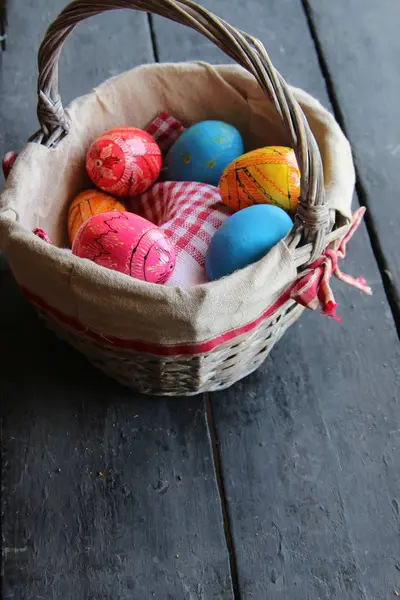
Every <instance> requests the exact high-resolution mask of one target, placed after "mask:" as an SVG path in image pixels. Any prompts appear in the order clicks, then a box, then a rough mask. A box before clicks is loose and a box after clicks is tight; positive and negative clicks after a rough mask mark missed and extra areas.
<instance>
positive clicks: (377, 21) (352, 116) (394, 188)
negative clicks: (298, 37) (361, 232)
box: [305, 0, 400, 327]
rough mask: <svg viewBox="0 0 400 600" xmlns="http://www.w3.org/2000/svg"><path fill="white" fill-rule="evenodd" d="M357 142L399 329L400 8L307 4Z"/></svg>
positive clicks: (386, 2) (353, 1)
mask: <svg viewBox="0 0 400 600" xmlns="http://www.w3.org/2000/svg"><path fill="white" fill-rule="evenodd" d="M305 6H306V7H307V8H308V11H309V15H310V18H311V21H312V23H313V26H314V29H315V34H316V37H317V40H318V41H319V44H320V45H321V49H322V58H323V60H324V62H325V63H326V66H327V71H328V77H329V79H330V80H331V82H332V86H333V88H334V93H335V97H336V101H337V103H338V105H339V107H340V116H341V119H342V120H343V123H344V126H345V128H346V131H347V133H348V136H349V137H350V140H351V143H352V146H353V150H354V155H355V162H356V166H357V169H358V173H359V180H360V188H361V190H362V193H363V200H364V201H365V202H366V204H367V206H368V208H369V212H370V217H371V227H372V228H373V230H374V233H375V235H376V236H377V240H376V242H377V246H378V247H379V249H380V250H381V252H382V257H381V260H382V267H383V269H384V273H383V275H384V277H385V280H386V283H387V286H388V288H389V290H390V294H391V295H392V296H393V300H392V302H393V306H394V310H395V314H396V319H397V326H398V327H400V253H399V252H398V248H397V237H398V231H399V227H400V206H399V202H398V201H397V198H398V190H399V187H400V171H399V168H398V164H399V157H400V119H399V107H398V105H399V103H398V96H399V90H400V72H399V68H398V65H399V61H400V37H399V35H398V28H399V23H400V4H399V3H398V2H396V1H395V0H382V2H374V1H373V0H338V1H337V2H329V0H305Z"/></svg>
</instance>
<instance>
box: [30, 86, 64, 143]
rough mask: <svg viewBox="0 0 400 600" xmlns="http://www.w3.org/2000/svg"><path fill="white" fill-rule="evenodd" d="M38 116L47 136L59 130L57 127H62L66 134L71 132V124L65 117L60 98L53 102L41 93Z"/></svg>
mask: <svg viewBox="0 0 400 600" xmlns="http://www.w3.org/2000/svg"><path fill="white" fill-rule="evenodd" d="M37 114H38V119H39V122H40V124H41V126H42V129H43V131H44V133H45V134H46V135H48V134H50V133H51V132H52V131H54V130H55V129H57V127H61V128H62V129H63V130H64V131H65V132H67V131H69V128H70V123H69V120H68V119H67V117H66V116H65V112H64V108H63V105H62V102H61V98H60V96H57V98H56V99H55V100H53V99H51V98H49V97H48V96H47V95H46V94H45V93H44V92H42V91H41V92H40V93H39V102H38V107H37Z"/></svg>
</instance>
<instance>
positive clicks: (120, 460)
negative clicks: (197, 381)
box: [0, 269, 232, 600]
mask: <svg viewBox="0 0 400 600" xmlns="http://www.w3.org/2000/svg"><path fill="white" fill-rule="evenodd" d="M0 289H1V294H2V309H3V310H2V311H1V313H0V327H1V331H2V335H1V338H0V353H1V356H2V365H1V374H0V389H1V401H2V486H3V493H2V515H3V519H2V529H3V573H4V577H3V582H2V586H3V588H2V597H3V598H5V599H6V598H10V599H11V598H18V600H28V599H29V600H30V599H32V600H37V599H39V598H46V599H47V598H54V599H56V600H59V599H60V600H61V599H62V598H74V600H87V599H88V598H93V599H96V600H102V599H104V600H105V599H110V600H125V599H126V600H128V599H129V600H131V599H134V600H136V599H138V600H141V599H142V598H143V599H145V598H146V599H147V598H149V599H150V598H153V597H154V598H160V599H165V600H170V599H171V598H174V599H177V600H186V599H187V598H195V599H196V600H197V599H204V600H208V599H209V598H215V599H218V600H219V599H221V598H222V599H224V600H225V599H226V600H228V599H230V598H232V594H231V582H230V576H229V562H228V557H227V552H226V549H225V540H224V534H223V525H222V515H221V509H220V504H219V497H218V490H217V486H216V481H215V473H214V466H213V460H212V455H211V449H210V443H209V437H208V431H207V426H206V420H205V412H204V405H203V402H202V399H201V398H192V399H187V400H185V399H181V400H170V399H152V398H148V397H143V396H141V395H135V394H133V393H132V392H131V391H129V390H125V389H124V388H122V387H120V386H118V385H117V384H115V383H114V382H112V381H111V380H108V379H107V378H106V377H105V376H103V375H102V374H101V373H99V372H98V371H96V370H95V369H93V368H92V367H91V366H89V365H88V364H87V362H86V361H85V359H84V358H83V357H81V356H80V355H78V354H77V353H76V352H75V351H74V350H72V349H70V348H68V347H67V346H65V345H63V344H62V343H60V342H59V341H58V340H56V339H55V337H54V336H53V335H52V334H51V333H50V332H47V330H46V329H44V327H43V326H42V324H41V323H40V322H39V321H38V320H37V318H36V316H35V314H34V312H33V309H32V308H31V307H30V306H28V304H27V303H26V302H25V300H23V299H22V298H21V297H20V295H19V293H18V290H17V289H16V286H15V284H14V283H13V282H12V280H11V276H10V274H9V273H8V271H7V270H6V269H3V270H2V272H1V275H0Z"/></svg>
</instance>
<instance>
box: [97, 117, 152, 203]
mask: <svg viewBox="0 0 400 600" xmlns="http://www.w3.org/2000/svg"><path fill="white" fill-rule="evenodd" d="M161 164H162V159H161V150H160V148H159V146H158V144H157V143H156V142H155V141H154V139H153V138H152V137H151V135H149V134H148V133H147V132H146V131H143V130H142V129H138V128H137V127H116V128H114V129H110V130H109V131H106V132H105V133H103V134H102V135H101V136H100V137H98V138H97V139H96V140H95V141H94V142H93V143H92V145H91V146H90V148H89V150H88V152H87V155H86V170H87V172H88V175H89V177H90V179H91V180H92V181H93V183H94V184H95V185H97V187H99V188H100V189H101V190H103V191H104V192H107V193H109V194H111V195H113V196H136V195H138V194H142V193H143V192H145V191H146V190H147V189H148V188H149V187H150V186H151V185H153V183H154V182H155V181H156V180H157V178H158V176H159V174H160V169H161Z"/></svg>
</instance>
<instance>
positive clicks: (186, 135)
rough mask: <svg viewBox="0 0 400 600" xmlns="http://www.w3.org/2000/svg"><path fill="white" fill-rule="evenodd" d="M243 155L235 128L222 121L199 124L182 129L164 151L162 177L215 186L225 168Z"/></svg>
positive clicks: (241, 143) (240, 140)
mask: <svg viewBox="0 0 400 600" xmlns="http://www.w3.org/2000/svg"><path fill="white" fill-rule="evenodd" d="M243 152H244V149H243V140H242V137H241V135H240V133H239V131H238V130H237V129H236V127H233V125H229V123H224V122H223V121H201V122H200V123H196V124H195V125H192V126H191V127H189V128H188V129H186V130H185V131H184V132H183V133H182V134H181V135H180V136H179V138H178V139H177V141H176V142H175V144H174V145H173V146H172V148H171V149H170V151H169V152H168V155H167V157H166V159H165V166H166V178H167V179H169V180H171V181H200V182H202V183H209V184H210V185H215V186H217V185H218V182H219V179H220V177H221V175H222V171H223V170H224V169H225V167H227V166H228V165H229V164H230V163H231V162H232V161H233V160H235V159H236V158H238V157H239V156H241V155H242V154H243Z"/></svg>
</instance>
